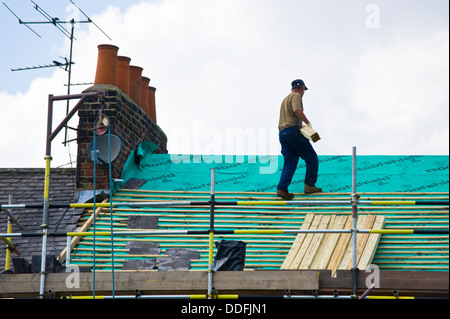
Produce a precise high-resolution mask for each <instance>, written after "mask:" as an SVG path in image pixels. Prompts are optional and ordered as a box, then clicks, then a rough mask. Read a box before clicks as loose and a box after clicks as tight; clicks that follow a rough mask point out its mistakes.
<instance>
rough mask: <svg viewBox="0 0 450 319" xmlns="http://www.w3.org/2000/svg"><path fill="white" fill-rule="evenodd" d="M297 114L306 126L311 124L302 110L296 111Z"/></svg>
mask: <svg viewBox="0 0 450 319" xmlns="http://www.w3.org/2000/svg"><path fill="white" fill-rule="evenodd" d="M295 114H296V115H297V117H298V118H299V119H300V120H302V121H303V123H305V124H306V125H308V124H310V123H309V120H308V118H307V117H306V115H305V113H303V111H302V110H295Z"/></svg>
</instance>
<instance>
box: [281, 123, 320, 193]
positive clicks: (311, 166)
mask: <svg viewBox="0 0 450 319" xmlns="http://www.w3.org/2000/svg"><path fill="white" fill-rule="evenodd" d="M280 143H281V154H283V157H284V165H283V170H282V172H281V177H280V183H279V184H278V186H277V189H278V190H281V191H284V192H288V187H289V185H290V184H291V181H292V177H293V176H294V173H295V170H296V168H297V164H298V159H299V158H300V157H301V158H302V159H303V160H304V161H305V163H306V174H305V184H307V185H309V186H314V185H315V184H316V181H317V172H318V171H319V159H318V158H317V154H316V151H314V148H313V147H312V145H311V143H310V142H309V140H308V139H307V138H306V137H304V136H303V134H302V133H301V132H300V129H299V128H298V127H289V128H287V129H284V130H282V131H280Z"/></svg>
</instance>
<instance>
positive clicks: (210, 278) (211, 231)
mask: <svg viewBox="0 0 450 319" xmlns="http://www.w3.org/2000/svg"><path fill="white" fill-rule="evenodd" d="M215 185H216V170H215V169H214V168H213V169H211V201H210V218H209V221H210V223H209V253H208V299H211V298H212V290H213V250H214V203H215V196H216V190H215Z"/></svg>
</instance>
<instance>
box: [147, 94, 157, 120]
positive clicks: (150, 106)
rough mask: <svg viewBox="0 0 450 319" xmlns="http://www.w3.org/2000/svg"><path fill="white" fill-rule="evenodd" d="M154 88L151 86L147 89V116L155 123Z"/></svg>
mask: <svg viewBox="0 0 450 319" xmlns="http://www.w3.org/2000/svg"><path fill="white" fill-rule="evenodd" d="M155 92H156V88H155V87H153V86H149V87H148V116H150V118H151V119H152V120H153V122H155V123H156V99H155Z"/></svg>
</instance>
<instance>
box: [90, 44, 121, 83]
mask: <svg viewBox="0 0 450 319" xmlns="http://www.w3.org/2000/svg"><path fill="white" fill-rule="evenodd" d="M118 50H119V48H118V47H116V46H115V45H111V44H100V45H99V46H98V59H97V71H96V73H95V80H94V85H95V84H112V85H116V75H117V65H116V64H117V62H116V60H117V51H118Z"/></svg>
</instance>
